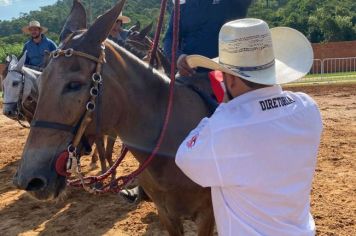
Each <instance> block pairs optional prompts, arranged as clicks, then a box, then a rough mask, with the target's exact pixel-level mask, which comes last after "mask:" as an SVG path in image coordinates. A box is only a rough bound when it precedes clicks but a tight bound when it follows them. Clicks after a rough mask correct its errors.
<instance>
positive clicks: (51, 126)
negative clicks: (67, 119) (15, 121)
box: [31, 120, 76, 134]
mask: <svg viewBox="0 0 356 236" xmlns="http://www.w3.org/2000/svg"><path fill="white" fill-rule="evenodd" d="M31 127H37V128H46V129H56V130H62V131H66V132H69V133H72V134H74V133H75V130H76V128H75V127H73V126H70V125H65V124H61V123H56V122H48V121H39V120H35V121H33V122H32V123H31Z"/></svg>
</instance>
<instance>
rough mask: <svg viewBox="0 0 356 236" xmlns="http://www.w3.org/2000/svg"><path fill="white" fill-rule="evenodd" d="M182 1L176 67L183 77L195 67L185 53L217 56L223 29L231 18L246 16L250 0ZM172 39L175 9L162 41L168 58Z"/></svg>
mask: <svg viewBox="0 0 356 236" xmlns="http://www.w3.org/2000/svg"><path fill="white" fill-rule="evenodd" d="M173 2H174V0H173ZM180 4H181V5H180V22H179V46H178V51H177V58H178V62H177V69H178V71H179V74H180V75H181V76H191V75H192V74H193V73H194V70H193V69H192V68H190V67H189V66H188V65H187V63H186V60H185V57H186V55H192V54H199V55H203V56H206V57H208V58H215V57H217V56H218V36H219V30H220V28H221V27H222V26H223V24H225V23H226V22H228V21H230V20H236V19H239V18H244V17H245V16H246V14H247V9H248V7H249V6H250V4H251V0H180ZM172 41H173V12H172V14H171V18H170V22H169V25H168V29H167V32H166V35H165V38H164V42H163V43H164V45H163V50H164V52H165V55H166V56H167V58H168V59H169V60H171V55H172V53H171V51H172Z"/></svg>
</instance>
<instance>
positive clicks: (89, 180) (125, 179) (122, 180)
mask: <svg viewBox="0 0 356 236" xmlns="http://www.w3.org/2000/svg"><path fill="white" fill-rule="evenodd" d="M166 7H167V0H162V2H161V11H160V17H159V22H158V25H157V30H156V33H155V39H154V42H153V46H152V51H151V53H152V54H151V59H150V64H151V65H152V63H153V60H152V58H154V57H153V56H152V55H154V53H156V51H157V47H158V44H159V38H160V33H161V29H162V25H163V19H164V14H165V10H166ZM179 18H180V0H175V4H174V22H173V26H174V27H173V44H172V60H171V61H172V64H171V75H170V77H171V81H170V84H169V97H168V104H167V110H166V115H165V118H164V123H163V127H162V131H161V134H160V136H159V138H158V142H157V145H156V147H155V148H154V149H153V151H152V153H151V155H150V156H149V157H148V158H147V159H146V160H145V161H144V162H143V164H142V165H141V166H140V167H139V168H138V169H137V170H135V171H134V172H132V173H131V174H129V175H126V176H121V177H118V178H117V179H116V180H115V181H113V182H114V183H117V185H115V186H114V187H112V186H113V185H112V184H107V185H105V186H103V187H102V188H101V189H93V191H94V192H95V193H105V192H115V193H116V192H119V191H120V190H122V189H123V188H124V187H125V186H126V185H127V184H128V183H130V182H131V181H132V180H133V179H134V178H136V177H137V176H138V175H139V174H140V173H141V172H142V171H144V170H145V168H146V167H147V166H148V165H149V164H150V162H151V161H152V160H153V158H154V157H155V156H156V155H157V153H158V151H159V149H160V147H161V145H162V142H163V139H164V137H165V134H166V132H167V127H168V123H169V120H170V117H171V113H172V107H173V97H174V83H175V71H176V63H175V61H176V52H177V48H178V34H179ZM127 151H128V149H127V147H126V146H123V147H122V150H121V154H120V157H119V158H118V159H117V160H116V161H115V163H114V165H113V166H112V167H111V168H110V169H109V170H108V171H107V172H106V173H105V174H102V175H100V176H91V177H86V178H84V181H85V184H88V185H90V184H93V183H96V182H100V181H103V180H104V179H106V178H107V177H108V176H109V175H110V174H112V173H113V172H114V171H115V170H116V168H117V167H118V166H119V165H120V163H121V162H122V160H123V159H124V157H125V155H126V153H127ZM68 185H70V186H73V187H82V183H81V181H80V180H73V181H68Z"/></svg>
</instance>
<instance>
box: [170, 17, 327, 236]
mask: <svg viewBox="0 0 356 236" xmlns="http://www.w3.org/2000/svg"><path fill="white" fill-rule="evenodd" d="M312 59H313V52H312V48H311V45H310V43H309V41H308V40H307V39H306V38H305V36H304V35H302V34H301V33H300V32H298V31H296V30H294V29H291V28H287V27H276V28H272V29H269V28H268V25H267V24H266V23H265V22H264V21H262V20H259V19H252V18H249V19H242V20H236V21H231V22H228V23H226V24H225V25H224V26H223V27H222V28H221V31H220V34H219V57H218V58H216V59H213V60H211V59H208V58H206V57H202V56H198V55H192V56H188V58H187V62H188V64H189V65H190V66H191V67H192V68H194V67H205V68H209V69H213V70H220V71H222V72H223V75H224V83H225V85H226V90H227V99H228V102H227V103H223V104H221V105H220V106H219V107H218V108H217V110H216V111H215V113H214V114H213V115H212V116H211V117H210V118H204V119H203V120H202V121H201V122H200V124H199V125H198V127H197V128H196V129H194V130H193V131H192V132H191V133H190V134H189V136H188V137H187V138H186V139H185V140H184V141H183V143H182V144H181V146H180V147H179V149H178V152H177V156H176V163H177V165H178V166H179V167H180V168H181V169H182V171H183V172H184V173H185V174H186V175H187V176H188V177H190V178H191V179H192V180H193V181H195V182H196V183H198V184H200V185H201V186H203V187H211V194H212V201H213V207H214V215H215V219H216V223H217V229H218V233H219V235H231V236H238V235H241V236H251V235H271V236H279V235H288V236H291V235H292V236H293V235H295V236H297V235H298V236H301V235H314V234H315V224H314V220H313V217H312V215H311V214H310V200H309V195H310V191H311V185H312V179H313V174H314V170H315V165H316V157H317V152H318V148H319V143H320V136H321V132H322V120H321V116H320V112H319V109H318V107H317V105H316V103H315V102H314V101H313V99H312V98H310V97H309V96H308V95H306V94H304V93H295V92H289V91H283V90H282V88H281V86H280V85H279V84H283V83H288V82H291V81H293V80H296V79H299V78H301V77H303V76H304V75H305V74H307V73H308V71H309V70H310V67H311V65H312Z"/></svg>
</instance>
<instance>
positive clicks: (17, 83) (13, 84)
mask: <svg viewBox="0 0 356 236" xmlns="http://www.w3.org/2000/svg"><path fill="white" fill-rule="evenodd" d="M19 84H20V82H19V81H14V82H12V87H17V86H19Z"/></svg>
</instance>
